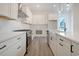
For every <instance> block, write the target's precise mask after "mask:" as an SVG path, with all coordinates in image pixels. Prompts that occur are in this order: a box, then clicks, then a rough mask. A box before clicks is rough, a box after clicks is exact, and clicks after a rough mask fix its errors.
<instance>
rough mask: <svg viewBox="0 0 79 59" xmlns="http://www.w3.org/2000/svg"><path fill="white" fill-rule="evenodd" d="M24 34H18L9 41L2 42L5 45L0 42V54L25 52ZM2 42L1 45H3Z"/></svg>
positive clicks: (22, 53) (7, 54)
mask: <svg viewBox="0 0 79 59" xmlns="http://www.w3.org/2000/svg"><path fill="white" fill-rule="evenodd" d="M25 37H26V34H25V33H23V34H20V35H18V36H16V37H14V38H13V39H10V41H9V40H8V41H5V42H3V44H4V43H5V44H4V45H6V46H5V47H4V46H2V47H1V44H0V48H1V49H0V52H1V53H0V56H23V55H24V54H25V52H26V38H25ZM3 44H2V45H3Z"/></svg>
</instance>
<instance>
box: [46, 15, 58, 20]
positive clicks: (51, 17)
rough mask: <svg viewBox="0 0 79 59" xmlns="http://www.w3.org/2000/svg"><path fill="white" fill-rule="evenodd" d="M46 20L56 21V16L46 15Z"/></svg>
mask: <svg viewBox="0 0 79 59" xmlns="http://www.w3.org/2000/svg"><path fill="white" fill-rule="evenodd" d="M48 20H57V16H56V15H54V14H48Z"/></svg>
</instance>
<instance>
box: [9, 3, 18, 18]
mask: <svg viewBox="0 0 79 59" xmlns="http://www.w3.org/2000/svg"><path fill="white" fill-rule="evenodd" d="M11 18H12V19H17V18H18V4H17V3H11Z"/></svg>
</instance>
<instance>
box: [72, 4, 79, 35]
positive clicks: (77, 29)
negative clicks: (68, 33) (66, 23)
mask: <svg viewBox="0 0 79 59" xmlns="http://www.w3.org/2000/svg"><path fill="white" fill-rule="evenodd" d="M73 32H74V34H75V35H79V4H74V5H73Z"/></svg>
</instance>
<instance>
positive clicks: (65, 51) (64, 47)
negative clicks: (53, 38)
mask: <svg viewBox="0 0 79 59" xmlns="http://www.w3.org/2000/svg"><path fill="white" fill-rule="evenodd" d="M57 37H58V39H57V42H58V43H57V44H58V46H57V55H59V56H70V55H71V51H70V49H71V48H70V46H71V41H69V40H68V39H66V38H64V37H62V36H59V35H58V36H57Z"/></svg>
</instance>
